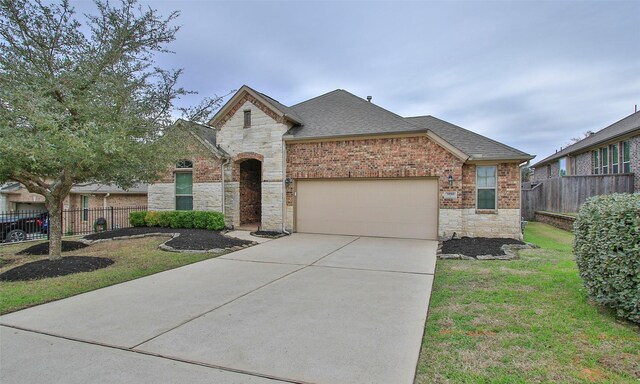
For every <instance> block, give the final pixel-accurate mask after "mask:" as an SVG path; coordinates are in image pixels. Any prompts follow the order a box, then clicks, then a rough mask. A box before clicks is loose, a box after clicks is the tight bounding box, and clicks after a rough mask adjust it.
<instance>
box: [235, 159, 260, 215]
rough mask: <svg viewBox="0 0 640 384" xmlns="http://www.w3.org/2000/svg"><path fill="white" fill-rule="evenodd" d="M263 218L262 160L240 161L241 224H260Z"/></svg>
mask: <svg viewBox="0 0 640 384" xmlns="http://www.w3.org/2000/svg"><path fill="white" fill-rule="evenodd" d="M261 220H262V162H261V161H259V160H256V159H247V160H243V161H242V162H240V225H243V224H258V225H260V221H261Z"/></svg>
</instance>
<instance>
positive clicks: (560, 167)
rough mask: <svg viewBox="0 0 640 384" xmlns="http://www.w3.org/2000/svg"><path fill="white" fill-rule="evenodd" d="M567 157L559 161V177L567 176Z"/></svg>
mask: <svg viewBox="0 0 640 384" xmlns="http://www.w3.org/2000/svg"><path fill="white" fill-rule="evenodd" d="M563 161H564V175H563V174H562V162H563ZM567 163H568V161H567V157H566V156H565V157H561V158H560V159H558V176H567Z"/></svg>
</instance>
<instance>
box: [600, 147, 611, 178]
mask: <svg viewBox="0 0 640 384" xmlns="http://www.w3.org/2000/svg"><path fill="white" fill-rule="evenodd" d="M600 151H602V153H601V154H600V159H601V160H600V162H601V163H602V174H603V175H606V174H607V173H609V149H608V148H606V147H605V148H600Z"/></svg>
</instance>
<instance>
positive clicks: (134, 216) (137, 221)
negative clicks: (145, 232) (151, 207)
mask: <svg viewBox="0 0 640 384" xmlns="http://www.w3.org/2000/svg"><path fill="white" fill-rule="evenodd" d="M146 215H147V211H137V212H129V223H130V224H131V225H132V226H133V227H144V226H145V225H146V223H145V221H144V217H145V216H146Z"/></svg>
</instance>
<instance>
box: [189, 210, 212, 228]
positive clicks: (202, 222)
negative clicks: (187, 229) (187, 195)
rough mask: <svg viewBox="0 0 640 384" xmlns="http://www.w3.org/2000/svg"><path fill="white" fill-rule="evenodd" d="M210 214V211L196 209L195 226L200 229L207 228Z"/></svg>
mask: <svg viewBox="0 0 640 384" xmlns="http://www.w3.org/2000/svg"><path fill="white" fill-rule="evenodd" d="M209 216H210V215H209V212H203V211H194V212H193V227H194V228H198V229H207V221H208V219H209Z"/></svg>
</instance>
